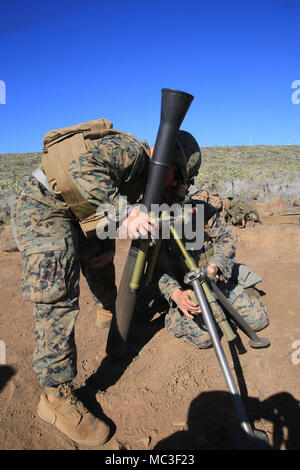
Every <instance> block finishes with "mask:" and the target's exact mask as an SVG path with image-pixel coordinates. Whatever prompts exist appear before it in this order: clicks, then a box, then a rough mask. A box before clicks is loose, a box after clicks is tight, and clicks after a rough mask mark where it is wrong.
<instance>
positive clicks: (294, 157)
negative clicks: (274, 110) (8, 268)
mask: <svg viewBox="0 0 300 470" xmlns="http://www.w3.org/2000/svg"><path fill="white" fill-rule="evenodd" d="M41 156H42V154H41V153H39V152H35V153H24V154H15V153H11V154H2V155H1V154H0V219H1V220H6V219H8V218H9V213H10V207H11V204H12V202H13V200H14V197H15V194H16V192H17V191H18V187H19V184H20V182H21V181H22V180H23V179H24V178H25V177H26V176H27V175H28V174H29V173H30V172H31V171H33V170H34V169H35V168H36V167H37V166H38V164H39V162H40V160H41ZM195 186H196V189H207V190H209V191H214V192H217V193H218V194H220V196H221V197H233V198H240V199H243V200H245V201H249V200H250V199H252V197H253V196H254V197H255V198H256V199H258V200H262V201H266V200H268V199H270V198H272V197H280V198H282V199H284V200H285V201H287V202H288V201H293V200H295V199H299V198H300V145H289V146H264V145H255V146H237V147H204V148H202V166H201V169H200V172H199V175H198V177H197V178H196V179H195Z"/></svg>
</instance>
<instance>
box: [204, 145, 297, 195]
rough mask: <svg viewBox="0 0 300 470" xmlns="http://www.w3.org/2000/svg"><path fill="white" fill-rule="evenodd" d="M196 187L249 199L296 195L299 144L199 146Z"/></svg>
mask: <svg viewBox="0 0 300 470" xmlns="http://www.w3.org/2000/svg"><path fill="white" fill-rule="evenodd" d="M195 185H196V187H197V188H199V189H200V188H201V189H207V190H209V191H215V192H217V193H219V194H220V196H222V197H234V198H240V199H243V200H245V201H249V200H250V199H252V197H253V196H254V197H256V198H257V199H259V200H263V201H265V200H268V199H270V198H272V197H280V198H282V199H284V200H285V201H292V200H295V199H299V197H300V145H289V146H265V145H255V146H237V147H207V148H202V166H201V169H200V172H199V175H198V178H197V179H196V181H195Z"/></svg>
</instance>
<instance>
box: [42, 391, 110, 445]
mask: <svg viewBox="0 0 300 470" xmlns="http://www.w3.org/2000/svg"><path fill="white" fill-rule="evenodd" d="M38 416H39V417H40V418H41V419H43V420H44V421H46V422H47V423H49V424H53V425H54V426H56V427H57V429H59V430H60V431H61V432H62V433H63V434H65V435H66V436H67V437H68V438H69V439H72V441H74V442H77V443H78V444H83V445H87V446H98V445H102V444H104V443H105V442H106V441H108V439H109V433H110V430H109V427H108V425H107V424H106V423H104V422H103V421H101V420H100V419H98V418H96V416H94V415H93V414H92V413H90V412H89V411H88V410H87V409H86V408H85V406H84V405H83V403H81V402H80V401H79V400H78V398H77V397H76V396H75V394H74V391H73V387H72V385H71V384H70V383H64V384H61V385H59V386H58V387H45V389H44V392H43V393H42V395H41V399H40V403H39V406H38Z"/></svg>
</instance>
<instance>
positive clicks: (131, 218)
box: [120, 206, 158, 238]
mask: <svg viewBox="0 0 300 470" xmlns="http://www.w3.org/2000/svg"><path fill="white" fill-rule="evenodd" d="M120 226H121V228H122V229H123V230H124V229H125V230H126V231H127V233H128V234H129V236H130V238H140V237H147V235H148V234H152V235H154V234H155V233H156V231H157V228H158V222H157V220H156V219H154V218H153V217H150V215H149V214H148V213H146V212H144V211H142V210H141V209H140V208H139V207H138V206H133V207H132V209H130V211H129V215H128V217H127V218H126V219H125V220H123V222H122V223H121V224H120Z"/></svg>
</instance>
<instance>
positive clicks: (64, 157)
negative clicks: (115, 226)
mask: <svg viewBox="0 0 300 470" xmlns="http://www.w3.org/2000/svg"><path fill="white" fill-rule="evenodd" d="M114 134H122V135H126V136H128V137H130V138H132V139H135V137H133V136H132V135H131V134H126V133H125V132H121V131H118V130H116V129H113V125H112V123H111V122H110V121H108V120H107V119H105V118H101V119H95V120H93V121H89V122H86V123H81V124H77V125H75V126H71V127H65V128H62V129H58V130H54V131H49V132H48V133H47V134H46V135H45V137H44V139H43V151H44V154H43V157H42V165H41V166H42V169H43V171H44V173H45V175H46V177H47V180H48V183H49V186H50V189H51V192H52V193H53V194H54V195H55V196H60V197H62V198H63V200H64V201H65V202H66V203H67V205H68V207H69V209H70V210H71V211H72V212H73V214H74V215H75V216H76V217H77V219H78V221H79V224H80V226H81V229H82V230H83V232H84V234H85V235H86V237H87V238H92V237H94V236H95V235H96V227H97V225H98V224H99V223H100V224H101V225H102V226H103V227H104V226H105V225H107V220H106V216H105V214H99V215H98V214H96V211H97V206H96V205H95V204H93V203H91V202H88V201H87V200H85V199H84V197H83V196H82V194H81V193H80V192H79V191H78V189H77V188H76V186H75V184H74V182H73V180H72V178H71V176H70V175H69V172H68V168H69V166H70V164H71V162H72V161H73V160H77V159H78V158H79V156H80V155H82V154H86V153H87V152H88V151H89V150H90V149H92V148H93V147H95V143H94V142H93V140H94V139H101V138H103V137H105V136H108V135H114ZM135 140H136V141H137V142H138V143H139V145H140V146H142V147H143V148H144V150H145V151H146V153H149V152H148V150H147V149H146V147H145V146H143V144H142V143H141V142H139V141H138V140H137V139H135ZM136 160H138V158H137V159H136ZM136 164H137V161H135V162H134V163H133V170H134V167H135V165H136ZM132 173H133V171H131V173H130V175H129V177H128V178H127V179H126V181H125V184H126V183H127V184H128V183H130V176H131V175H132ZM128 186H129V184H128ZM141 190H142V188H139V190H138V192H140V193H141ZM134 196H135V195H134ZM134 196H133V197H132V198H131V199H134ZM128 199H130V198H128ZM129 202H131V201H130V200H129ZM134 202H135V201H134Z"/></svg>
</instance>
